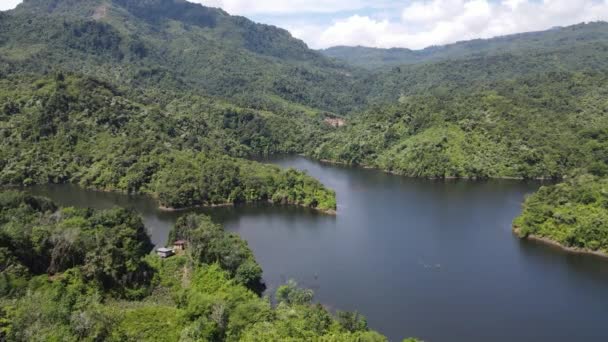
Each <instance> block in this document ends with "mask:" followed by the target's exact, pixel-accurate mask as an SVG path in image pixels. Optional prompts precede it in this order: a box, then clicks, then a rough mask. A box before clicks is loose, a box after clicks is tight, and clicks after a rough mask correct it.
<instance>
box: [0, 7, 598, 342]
mask: <svg viewBox="0 0 608 342" xmlns="http://www.w3.org/2000/svg"><path fill="white" fill-rule="evenodd" d="M607 32H608V23H604V22H596V23H587V24H579V25H573V26H569V27H563V28H555V29H552V30H548V31H544V32H535V33H525V34H518V35H512V36H506V37H499V38H493V39H487V40H473V41H469V42H461V43H456V44H451V45H446V46H440V47H430V48H427V49H424V50H419V51H412V50H407V49H371V48H364V47H357V48H353V47H336V48H331V49H327V50H323V51H315V50H312V49H309V48H308V47H307V46H306V44H305V43H304V42H302V41H300V40H298V39H295V38H293V37H292V36H291V35H290V33H289V32H288V31H286V30H283V29H280V28H277V27H275V26H270V25H263V24H258V23H255V22H253V21H251V20H249V19H247V18H244V17H239V16H231V15H229V14H228V13H227V12H225V11H223V10H221V9H216V8H210V7H204V6H201V5H198V4H193V3H190V2H187V1H181V0H25V1H24V2H23V3H22V4H21V5H19V6H18V7H17V8H16V9H14V10H11V11H6V12H0V137H1V139H0V186H2V187H3V188H6V187H27V186H31V185H36V184H50V183H52V184H65V183H71V184H76V185H79V186H81V187H84V188H90V189H96V190H101V191H116V192H121V193H127V194H144V195H148V196H150V197H152V198H154V199H156V200H157V201H158V205H159V206H160V207H162V208H163V209H167V210H174V209H184V208H192V207H199V206H231V205H237V204H253V203H272V204H274V205H291V206H301V207H307V208H314V209H317V210H319V211H322V212H325V213H331V214H333V213H335V212H336V210H337V199H336V194H335V192H334V191H333V190H331V189H329V188H327V187H326V186H324V185H323V184H322V183H321V182H319V181H318V180H316V179H314V178H313V177H311V176H309V175H307V174H306V172H302V171H297V170H293V169H290V170H285V169H281V168H279V167H276V166H272V165H266V164H263V163H260V162H257V161H255V160H259V157H261V156H270V155H279V154H291V155H293V154H300V155H304V156H307V157H310V158H314V159H317V160H323V161H327V162H332V163H341V164H347V165H353V166H361V167H371V168H376V169H380V170H384V171H387V172H391V173H394V174H398V175H403V176H409V177H421V178H434V179H435V178H439V179H444V178H467V179H488V178H515V179H544V180H551V181H552V182H554V183H555V185H550V186H546V187H543V188H541V189H540V190H539V191H538V192H537V193H536V194H534V195H532V196H530V197H529V198H528V199H527V200H526V202H525V204H524V207H523V213H522V215H521V216H520V217H518V218H517V219H516V220H515V221H514V226H515V229H516V231H517V233H518V234H519V236H521V237H522V238H526V237H531V236H534V237H542V238H547V239H550V240H552V241H555V242H558V243H559V244H561V245H564V246H567V247H572V248H576V249H581V250H589V251H597V252H603V253H608V240H607V239H608V225H607V224H606V222H607V221H606V218H607V217H608V216H607V214H606V209H607V207H606V203H608V202H607V201H606V199H605V194H606V193H608V188H607V187H608V183H607V180H608V100H607V99H608V33H607ZM328 119H333V120H335V119H340V120H342V121H343V122H344V125H342V126H340V127H334V126H332V125H331V122H332V121H331V120H328ZM0 206H1V207H0V210H1V214H0V215H1V216H0V261H1V262H0V298H1V299H0V304H1V305H0V340H11V341H12V340H14V341H32V340H34V341H35V340H40V341H48V340H55V341H72V340H74V341H80V340H90V341H101V340H120V341H125V340H126V341H142V340H154V339H156V338H158V332H159V331H163V334H166V338H167V339H168V340H183V341H195V340H208V341H226V340H228V341H236V340H243V341H266V340H288V341H289V340H293V341H296V340H297V341H300V340H304V341H310V340H313V341H353V340H354V341H383V340H385V338H384V337H382V336H381V335H379V334H378V333H376V332H373V331H369V330H368V328H367V323H366V321H365V319H364V318H363V317H362V316H361V315H359V314H358V313H349V312H337V313H335V314H332V313H330V312H329V311H328V310H327V309H326V308H324V307H323V306H322V305H320V304H314V303H313V293H312V292H311V291H310V290H305V289H300V288H298V286H297V284H296V283H295V282H289V283H287V284H285V285H284V286H283V287H281V288H279V289H278V291H277V293H276V294H275V295H274V297H273V298H274V299H270V298H268V297H261V294H262V293H263V289H264V288H263V284H262V282H261V278H262V269H261V267H260V265H259V264H258V263H257V262H256V260H255V258H254V257H253V254H252V252H251V250H250V249H249V248H248V246H247V244H246V242H244V241H243V240H241V239H240V238H239V237H238V236H236V235H233V234H228V233H226V232H224V230H223V228H222V227H221V226H219V225H217V224H215V223H214V222H212V221H211V220H210V219H209V218H208V217H204V216H192V215H187V216H184V217H183V218H182V219H180V220H179V221H178V222H177V224H176V225H175V227H174V229H173V231H172V232H171V235H170V237H169V238H170V240H171V241H175V240H187V241H188V242H189V244H190V245H191V248H189V249H188V252H187V253H186V255H180V256H177V257H174V258H171V259H168V260H160V259H158V258H157V257H156V256H154V255H151V253H150V252H151V251H152V248H153V246H152V244H151V242H150V239H149V237H148V236H147V235H146V231H145V227H144V226H143V223H142V220H141V218H140V217H139V216H138V215H137V213H135V212H132V211H129V210H126V209H113V210H106V211H96V210H90V209H80V208H59V207H58V206H57V205H55V204H53V203H52V202H50V201H49V200H48V199H44V198H39V197H32V196H29V195H26V194H24V193H21V192H15V191H4V192H2V193H1V195H0Z"/></svg>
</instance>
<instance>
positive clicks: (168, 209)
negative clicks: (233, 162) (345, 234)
mask: <svg viewBox="0 0 608 342" xmlns="http://www.w3.org/2000/svg"><path fill="white" fill-rule="evenodd" d="M260 203H265V204H270V205H272V206H277V207H278V206H293V207H299V208H306V209H311V210H314V211H316V212H319V213H321V214H325V215H331V216H336V215H338V212H337V210H335V209H321V208H313V207H309V206H305V205H300V204H293V203H287V204H276V203H274V202H272V201H267V202H247V203H242V204H243V205H256V204H260ZM237 206H238V204H237V203H219V204H203V205H196V206H190V207H186V208H172V207H166V206H163V205H160V204H159V206H158V210H160V211H164V212H180V211H188V210H192V209H204V208H231V207H237Z"/></svg>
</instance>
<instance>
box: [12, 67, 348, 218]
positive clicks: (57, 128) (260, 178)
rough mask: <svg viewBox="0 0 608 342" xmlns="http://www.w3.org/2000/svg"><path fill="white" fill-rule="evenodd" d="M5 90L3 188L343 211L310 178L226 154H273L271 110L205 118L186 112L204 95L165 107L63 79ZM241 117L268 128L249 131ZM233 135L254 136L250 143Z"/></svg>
mask: <svg viewBox="0 0 608 342" xmlns="http://www.w3.org/2000/svg"><path fill="white" fill-rule="evenodd" d="M30 81H33V82H34V86H31V85H30V84H29V82H30ZM3 87H4V88H3ZM15 87H16V88H15ZM0 89H4V90H5V91H6V92H4V93H2V91H0V104H2V103H5V104H6V105H5V106H8V108H9V109H7V111H8V112H7V114H2V115H0V123H1V124H2V125H1V126H0V135H1V136H3V137H4V138H5V139H3V140H2V142H1V143H0V145H1V146H2V152H1V153H2V157H3V158H2V160H3V161H4V162H2V163H0V184H16V185H30V184H35V183H48V182H52V183H62V182H73V183H78V184H80V185H82V186H85V187H91V188H95V189H101V190H111V191H123V192H129V193H148V194H151V195H152V196H155V197H157V198H158V200H159V202H160V204H161V205H162V206H164V207H168V208H186V207H193V206H200V205H225V204H236V203H251V202H267V201H273V202H275V203H281V204H292V205H300V206H306V207H311V208H318V209H320V210H332V209H335V207H336V203H335V194H334V193H333V192H332V191H329V190H327V189H326V188H324V187H323V185H322V184H321V183H319V182H317V181H315V180H314V179H312V178H310V177H308V176H307V175H305V174H304V173H302V172H298V171H294V170H288V171H283V170H281V169H279V168H277V167H274V166H269V165H261V164H259V163H255V162H251V161H245V160H242V159H236V158H234V157H230V156H227V155H226V154H233V155H235V156H242V155H243V154H245V153H246V152H245V151H247V150H249V151H251V149H254V150H255V151H257V152H260V153H263V152H268V151H269V150H272V149H273V148H272V147H270V146H271V145H273V143H270V142H269V143H268V144H267V143H261V142H256V141H259V140H258V135H257V134H258V133H256V132H257V129H258V128H259V129H260V130H265V129H266V128H265V127H266V126H264V125H266V124H265V123H264V122H265V121H264V119H262V117H261V115H262V114H261V113H256V112H253V111H243V112H241V111H239V110H238V109H226V108H224V109H219V108H214V107H211V108H210V109H209V110H210V111H211V113H210V114H209V116H208V117H207V118H204V117H198V116H197V115H194V114H192V115H188V114H186V113H185V112H182V111H181V108H182V106H189V108H190V110H192V107H190V106H203V107H205V106H207V104H205V102H204V100H202V99H200V98H196V97H192V98H188V99H187V100H184V101H185V102H183V103H182V102H181V101H178V100H175V101H173V102H172V103H171V104H169V105H166V106H163V107H160V108H159V107H158V106H157V105H144V104H141V103H138V102H134V101H133V100H131V99H129V98H128V97H126V95H122V94H121V93H119V92H118V91H117V90H116V89H115V88H113V87H112V86H111V85H108V84H105V83H103V82H99V81H96V80H92V79H87V78H81V77H76V76H73V75H63V74H57V75H56V76H55V77H52V78H51V77H44V78H34V79H30V78H27V77H24V78H22V79H12V80H5V81H4V82H0ZM17 104H18V105H17ZM12 106H18V108H19V109H18V111H17V112H15V110H13V109H10V108H13V107H12ZM218 111H219V113H221V115H223V119H222V118H221V117H220V118H218V117H217V116H216V115H215V113H217V112H218ZM9 113H13V114H9ZM177 113H180V114H179V115H178V114H177ZM241 115H242V116H245V117H247V118H248V119H243V120H245V121H247V120H249V122H253V121H256V120H257V122H258V125H262V126H259V127H258V126H256V127H257V128H253V129H252V130H251V132H250V133H243V132H241V131H240V130H241V123H240V122H243V121H241V119H239V117H240V116H241ZM234 120H236V122H235V121H234ZM244 125H247V124H244ZM273 129H275V128H273ZM276 129H277V130H278V129H279V128H278V127H277V128H276ZM231 130H234V131H235V132H234V133H230V131H231ZM232 134H234V136H235V137H237V136H240V137H241V139H243V138H244V137H245V136H248V137H249V138H247V140H246V141H243V142H242V143H241V142H237V141H234V138H232V137H230V135H232ZM247 134H249V135H247ZM262 134H265V133H262ZM269 134H270V133H269ZM260 139H261V138H260ZM245 143H246V144H254V145H255V146H251V145H247V146H245V145H243V144H245ZM269 144H270V145H269ZM290 144H291V143H290Z"/></svg>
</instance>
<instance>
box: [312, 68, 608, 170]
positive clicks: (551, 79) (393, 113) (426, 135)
mask: <svg viewBox="0 0 608 342" xmlns="http://www.w3.org/2000/svg"><path fill="white" fill-rule="evenodd" d="M607 84H608V74H607V73H605V72H601V71H596V72H585V73H582V72H581V73H572V72H551V73H546V74H542V75H535V76H530V77H522V78H518V79H515V80H510V81H500V82H495V83H494V84H492V86H491V87H485V86H478V87H468V88H466V89H462V90H461V91H451V92H448V93H444V94H437V93H434V94H428V95H415V96H405V97H403V98H402V99H401V101H400V103H399V104H395V105H392V106H383V107H379V108H373V109H371V110H369V111H367V112H366V113H363V114H361V115H359V116H356V117H354V118H353V119H352V120H351V122H350V123H349V125H348V127H346V128H343V129H340V130H338V131H336V132H333V133H331V134H329V135H328V136H327V137H326V141H325V142H323V143H322V144H321V145H320V147H319V148H318V149H317V150H316V152H315V156H317V157H318V158H321V159H330V160H334V161H339V162H344V163H349V164H363V165H369V166H373V167H377V168H381V169H385V170H388V171H391V172H395V173H399V174H405V175H408V176H415V177H432V178H435V177H439V178H442V177H477V178H487V177H518V178H519V177H521V178H560V177H562V176H564V175H567V174H568V172H570V171H571V170H574V169H577V168H585V169H587V170H588V171H589V172H593V173H595V174H598V175H604V174H606V172H607V170H608V166H607V163H608V158H607V156H608V144H607V143H608V141H607V140H606V138H607V137H608V135H607V132H608V121H607V120H608V119H607V118H608V116H606V114H607V113H608V104H607V103H606V101H605V98H606V94H608V87H607Z"/></svg>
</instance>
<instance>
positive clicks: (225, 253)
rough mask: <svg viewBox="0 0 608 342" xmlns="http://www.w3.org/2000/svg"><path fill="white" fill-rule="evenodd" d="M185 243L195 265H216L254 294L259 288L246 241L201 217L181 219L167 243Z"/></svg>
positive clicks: (259, 277)
mask: <svg viewBox="0 0 608 342" xmlns="http://www.w3.org/2000/svg"><path fill="white" fill-rule="evenodd" d="M176 240H185V241H187V246H188V248H187V252H188V254H189V255H190V256H191V257H192V258H193V259H194V260H196V261H197V262H201V263H204V264H214V263H217V264H218V265H220V267H221V268H222V269H224V270H225V271H227V272H228V274H230V276H231V277H233V278H234V280H235V281H236V282H237V283H238V284H241V285H245V286H247V287H248V288H250V289H251V290H253V291H256V290H260V289H262V287H263V286H262V285H261V280H262V268H261V267H260V265H258V263H257V262H256V260H255V257H254V256H253V252H252V251H251V249H249V246H247V242H245V241H244V240H243V239H241V238H240V237H239V236H238V235H236V234H233V233H227V232H225V231H224V229H223V228H222V227H221V226H220V225H218V224H215V223H213V222H212V221H211V219H210V218H209V217H207V216H203V215H195V214H190V215H185V216H182V217H180V218H179V219H178V220H177V222H176V223H175V226H174V227H173V229H172V230H171V232H170V233H169V241H170V242H173V241H176Z"/></svg>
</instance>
